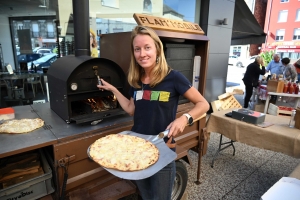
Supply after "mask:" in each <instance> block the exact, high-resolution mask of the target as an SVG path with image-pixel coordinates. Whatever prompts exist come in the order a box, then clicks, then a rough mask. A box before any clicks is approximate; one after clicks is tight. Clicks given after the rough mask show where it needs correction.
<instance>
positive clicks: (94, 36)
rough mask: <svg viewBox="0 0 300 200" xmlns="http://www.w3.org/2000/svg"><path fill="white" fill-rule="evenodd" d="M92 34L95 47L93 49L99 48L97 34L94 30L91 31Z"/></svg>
mask: <svg viewBox="0 0 300 200" xmlns="http://www.w3.org/2000/svg"><path fill="white" fill-rule="evenodd" d="M90 33H91V34H92V36H93V43H92V47H93V48H96V47H97V40H96V33H95V32H94V31H93V30H92V29H90Z"/></svg>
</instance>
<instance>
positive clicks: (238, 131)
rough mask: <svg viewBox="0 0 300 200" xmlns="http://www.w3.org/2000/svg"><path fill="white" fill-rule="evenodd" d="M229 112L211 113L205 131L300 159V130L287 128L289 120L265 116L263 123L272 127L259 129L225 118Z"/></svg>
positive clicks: (252, 125)
mask: <svg viewBox="0 0 300 200" xmlns="http://www.w3.org/2000/svg"><path fill="white" fill-rule="evenodd" d="M231 110H232V109H230V110H222V111H218V112H214V113H212V114H211V115H210V118H209V120H208V122H207V125H206V129H207V131H208V132H216V133H220V134H222V135H224V136H226V137H228V138H229V139H231V140H233V141H237V142H241V143H245V144H247V145H251V146H254V147H258V148H261V149H267V150H271V151H276V152H280V153H283V154H286V155H289V156H292V157H295V158H300V130H299V129H296V128H289V126H288V123H289V119H290V118H288V117H281V116H274V115H268V114H267V115H266V119H265V121H266V122H272V123H273V124H274V125H272V126H269V127H266V128H261V127H259V126H256V125H254V124H249V123H246V122H242V121H239V120H236V119H233V118H230V117H226V116H225V113H228V112H230V111H231Z"/></svg>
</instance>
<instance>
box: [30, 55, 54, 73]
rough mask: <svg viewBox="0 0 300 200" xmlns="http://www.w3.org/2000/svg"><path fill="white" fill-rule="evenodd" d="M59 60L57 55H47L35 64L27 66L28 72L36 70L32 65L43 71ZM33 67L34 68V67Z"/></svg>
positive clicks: (34, 62)
mask: <svg viewBox="0 0 300 200" xmlns="http://www.w3.org/2000/svg"><path fill="white" fill-rule="evenodd" d="M56 60H57V55H56V54H55V53H52V54H48V55H45V56H43V57H41V58H39V59H37V60H35V61H33V62H29V63H28V64H27V67H28V70H34V68H33V69H32V68H31V65H34V66H35V67H36V70H42V69H43V68H49V67H50V66H51V64H52V63H53V62H54V61H56ZM34 66H33V67H34Z"/></svg>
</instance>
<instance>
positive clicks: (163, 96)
mask: <svg viewBox="0 0 300 200" xmlns="http://www.w3.org/2000/svg"><path fill="white" fill-rule="evenodd" d="M169 98H170V92H163V91H161V92H160V95H159V101H163V102H168V101H169Z"/></svg>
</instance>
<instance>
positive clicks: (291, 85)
mask: <svg viewBox="0 0 300 200" xmlns="http://www.w3.org/2000/svg"><path fill="white" fill-rule="evenodd" d="M289 93H290V94H293V93H294V86H293V84H290V88H289Z"/></svg>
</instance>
